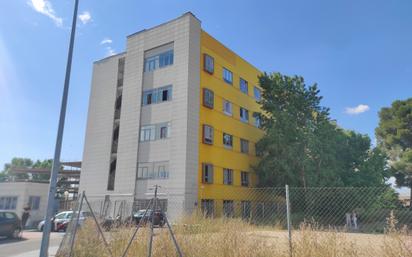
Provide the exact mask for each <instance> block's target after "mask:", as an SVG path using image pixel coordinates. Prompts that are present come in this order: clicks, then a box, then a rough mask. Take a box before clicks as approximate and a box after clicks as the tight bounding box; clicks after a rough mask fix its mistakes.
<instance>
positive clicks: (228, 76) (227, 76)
mask: <svg viewBox="0 0 412 257" xmlns="http://www.w3.org/2000/svg"><path fill="white" fill-rule="evenodd" d="M223 80H224V81H225V82H226V83H229V84H233V73H232V72H231V71H230V70H228V69H226V68H223Z"/></svg>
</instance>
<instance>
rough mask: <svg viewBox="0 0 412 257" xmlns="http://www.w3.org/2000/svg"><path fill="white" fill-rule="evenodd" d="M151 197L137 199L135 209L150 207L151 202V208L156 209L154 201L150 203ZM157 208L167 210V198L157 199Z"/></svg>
mask: <svg viewBox="0 0 412 257" xmlns="http://www.w3.org/2000/svg"><path fill="white" fill-rule="evenodd" d="M150 201H151V199H137V200H136V203H135V204H136V205H135V206H136V209H135V211H139V210H146V209H147V208H149V204H150V208H149V209H154V207H153V206H154V203H150ZM156 209H157V210H159V209H160V210H162V211H163V212H167V199H157V204H156Z"/></svg>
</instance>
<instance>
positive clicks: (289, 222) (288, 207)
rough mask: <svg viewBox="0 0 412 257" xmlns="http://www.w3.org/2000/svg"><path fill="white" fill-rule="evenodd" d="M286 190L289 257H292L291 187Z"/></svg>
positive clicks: (286, 187) (287, 186)
mask: <svg viewBox="0 0 412 257" xmlns="http://www.w3.org/2000/svg"><path fill="white" fill-rule="evenodd" d="M285 190H286V219H287V223H288V239H289V256H290V257H292V226H291V220H290V200H289V185H286V186H285Z"/></svg>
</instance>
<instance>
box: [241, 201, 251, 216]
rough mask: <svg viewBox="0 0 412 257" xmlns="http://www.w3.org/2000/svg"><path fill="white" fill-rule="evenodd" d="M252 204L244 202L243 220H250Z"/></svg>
mask: <svg viewBox="0 0 412 257" xmlns="http://www.w3.org/2000/svg"><path fill="white" fill-rule="evenodd" d="M251 206H252V205H251V203H250V201H242V218H243V219H249V218H250V210H251Z"/></svg>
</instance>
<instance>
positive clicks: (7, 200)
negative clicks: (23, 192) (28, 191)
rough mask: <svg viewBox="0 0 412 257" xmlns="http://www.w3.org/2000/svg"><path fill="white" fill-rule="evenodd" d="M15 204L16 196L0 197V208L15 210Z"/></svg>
mask: <svg viewBox="0 0 412 257" xmlns="http://www.w3.org/2000/svg"><path fill="white" fill-rule="evenodd" d="M16 205H17V196H3V197H0V210H15V209H16Z"/></svg>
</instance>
